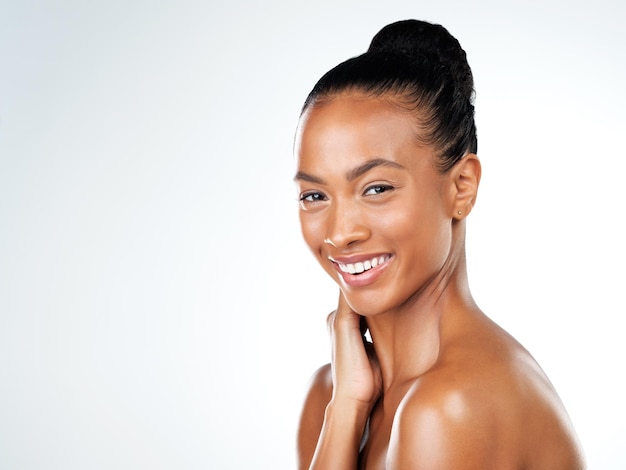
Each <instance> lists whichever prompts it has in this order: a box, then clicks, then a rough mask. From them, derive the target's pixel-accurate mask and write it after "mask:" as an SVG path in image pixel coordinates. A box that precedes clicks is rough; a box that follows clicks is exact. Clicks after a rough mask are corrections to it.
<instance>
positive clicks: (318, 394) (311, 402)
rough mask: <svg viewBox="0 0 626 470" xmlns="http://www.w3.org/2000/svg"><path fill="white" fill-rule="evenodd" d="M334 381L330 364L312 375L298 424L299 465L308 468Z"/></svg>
mask: <svg viewBox="0 0 626 470" xmlns="http://www.w3.org/2000/svg"><path fill="white" fill-rule="evenodd" d="M332 392H333V383H332V375H331V368H330V364H326V365H324V366H322V367H320V368H319V369H317V370H316V371H315V372H314V374H313V375H312V377H311V379H310V381H309V385H308V391H307V393H306V397H305V400H304V404H303V407H302V412H301V414H300V422H299V425H298V442H297V445H298V461H299V467H300V468H302V467H303V466H304V468H308V463H310V462H311V460H312V458H313V454H314V453H315V447H316V445H317V440H318V438H319V435H320V431H321V429H322V425H323V423H324V412H325V411H326V406H327V405H328V402H329V401H330V399H331V396H332Z"/></svg>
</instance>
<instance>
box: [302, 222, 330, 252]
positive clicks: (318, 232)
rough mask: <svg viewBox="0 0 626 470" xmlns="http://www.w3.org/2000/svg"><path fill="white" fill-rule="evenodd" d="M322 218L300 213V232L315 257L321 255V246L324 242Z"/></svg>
mask: <svg viewBox="0 0 626 470" xmlns="http://www.w3.org/2000/svg"><path fill="white" fill-rule="evenodd" d="M322 225H323V224H322V222H321V220H320V217H313V216H312V215H311V214H307V213H304V212H300V231H301V232H302V238H304V242H305V243H306V244H307V246H308V247H309V249H310V250H311V251H312V252H313V254H314V255H316V256H318V255H319V250H320V246H321V245H322V243H323V242H324V236H323V233H324V231H323V227H322Z"/></svg>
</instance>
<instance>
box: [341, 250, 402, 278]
mask: <svg viewBox="0 0 626 470" xmlns="http://www.w3.org/2000/svg"><path fill="white" fill-rule="evenodd" d="M389 258H390V256H389V255H383V256H376V257H374V258H372V259H369V260H365V261H359V262H358V263H345V264H344V263H340V262H337V266H338V267H339V269H340V270H341V271H342V272H344V273H348V274H361V273H364V272H365V271H369V270H370V269H372V268H375V267H376V266H378V265H379V264H383V263H384V262H385V261H387V260H388V259H389Z"/></svg>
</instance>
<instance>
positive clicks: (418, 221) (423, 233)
mask: <svg viewBox="0 0 626 470" xmlns="http://www.w3.org/2000/svg"><path fill="white" fill-rule="evenodd" d="M379 227H380V229H381V230H382V231H384V233H385V234H386V236H387V238H389V239H390V240H393V241H394V242H395V244H396V245H397V247H396V248H397V249H401V250H409V251H410V252H413V253H414V255H415V256H416V257H418V258H419V260H420V262H425V263H429V262H430V261H432V262H435V260H438V259H439V258H440V257H441V256H442V254H444V253H445V252H447V247H449V245H450V239H451V238H450V237H451V230H450V224H449V221H448V220H447V219H446V218H445V217H444V214H442V212H441V211H440V210H439V207H438V205H437V204H432V205H428V204H423V203H422V204H419V205H418V204H416V205H415V206H413V207H410V209H409V210H407V207H406V206H405V207H404V210H398V209H396V210H390V211H389V212H388V213H387V215H386V216H385V217H381V218H380V219H379Z"/></svg>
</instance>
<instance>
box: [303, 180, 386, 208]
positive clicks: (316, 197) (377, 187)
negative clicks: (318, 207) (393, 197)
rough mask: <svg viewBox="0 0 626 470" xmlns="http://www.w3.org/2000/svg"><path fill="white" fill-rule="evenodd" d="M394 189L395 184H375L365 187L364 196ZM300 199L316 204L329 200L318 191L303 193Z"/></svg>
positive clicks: (306, 202) (304, 202)
mask: <svg viewBox="0 0 626 470" xmlns="http://www.w3.org/2000/svg"><path fill="white" fill-rule="evenodd" d="M394 189H395V188H394V187H393V186H391V185H388V184H373V185H371V186H368V187H367V188H365V191H363V196H379V195H381V194H383V193H386V192H388V191H392V190H394ZM370 191H374V193H373V194H368V193H369V192H370ZM298 199H299V202H300V204H316V203H320V202H324V201H327V200H328V198H327V197H326V195H325V194H324V193H320V192H317V191H311V192H307V193H303V194H301V195H300V197H299V198H298Z"/></svg>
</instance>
